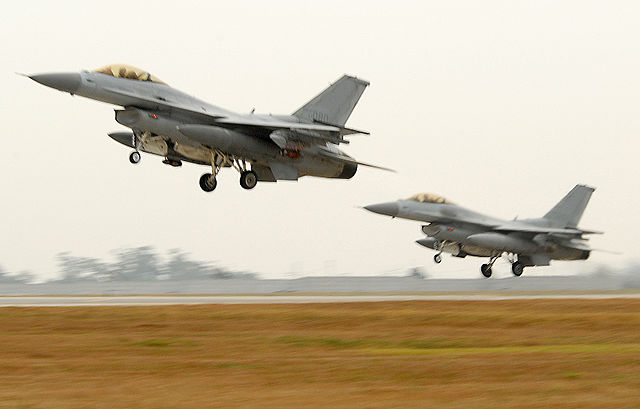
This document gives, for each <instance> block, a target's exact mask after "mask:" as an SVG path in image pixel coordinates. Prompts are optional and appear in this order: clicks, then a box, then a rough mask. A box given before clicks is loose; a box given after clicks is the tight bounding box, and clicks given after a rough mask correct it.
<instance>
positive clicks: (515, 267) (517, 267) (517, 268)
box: [511, 261, 524, 277]
mask: <svg viewBox="0 0 640 409" xmlns="http://www.w3.org/2000/svg"><path fill="white" fill-rule="evenodd" d="M523 271H524V265H523V264H522V263H521V262H519V261H516V262H514V263H513V264H511V272H512V273H513V275H514V276H516V277H520V276H521V275H522V272H523Z"/></svg>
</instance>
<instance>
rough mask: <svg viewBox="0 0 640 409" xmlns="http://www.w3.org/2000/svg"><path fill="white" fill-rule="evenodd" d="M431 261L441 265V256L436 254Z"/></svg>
mask: <svg viewBox="0 0 640 409" xmlns="http://www.w3.org/2000/svg"><path fill="white" fill-rule="evenodd" d="M433 261H435V262H436V264H440V263H442V256H441V255H440V254H436V255H435V256H433Z"/></svg>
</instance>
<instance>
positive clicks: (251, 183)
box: [200, 150, 258, 192]
mask: <svg viewBox="0 0 640 409" xmlns="http://www.w3.org/2000/svg"><path fill="white" fill-rule="evenodd" d="M224 166H227V167H233V168H234V169H235V170H237V171H238V173H240V186H242V187H243V188H244V189H247V190H249V189H253V188H254V187H256V185H257V184H258V174H257V173H256V172H254V171H253V170H248V169H247V164H246V162H245V161H244V160H241V159H238V158H236V157H235V156H229V155H227V154H225V153H224V152H221V151H218V150H214V151H211V173H205V174H204V175H202V176H200V188H201V189H202V190H204V191H205V192H212V191H213V190H215V188H216V186H218V182H217V180H216V177H217V176H218V173H219V172H220V169H222V167H224Z"/></svg>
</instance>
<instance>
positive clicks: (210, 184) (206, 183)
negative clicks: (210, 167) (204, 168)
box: [200, 173, 218, 192]
mask: <svg viewBox="0 0 640 409" xmlns="http://www.w3.org/2000/svg"><path fill="white" fill-rule="evenodd" d="M216 186H218V181H217V180H216V178H215V176H213V175H212V174H211V173H205V174H204V175H202V176H200V188H201V189H202V190H204V191H205V192H213V191H214V190H215V189H216Z"/></svg>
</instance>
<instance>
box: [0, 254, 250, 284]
mask: <svg viewBox="0 0 640 409" xmlns="http://www.w3.org/2000/svg"><path fill="white" fill-rule="evenodd" d="M112 253H113V254H114V260H113V261H105V260H102V259H99V258H95V257H82V256H74V255H73V254H71V253H70V252H62V253H58V254H57V256H56V258H57V262H58V268H59V275H58V277H57V278H53V279H50V280H47V281H49V282H69V283H71V282H82V281H94V282H96V281H155V280H204V279H231V278H258V276H257V275H256V274H254V273H249V272H237V271H230V270H227V269H225V268H223V267H220V266H218V265H216V264H214V263H212V262H210V261H198V260H193V259H192V258H191V257H190V256H189V254H188V253H187V252H185V251H183V250H180V249H172V250H170V251H169V252H168V253H167V254H166V256H164V257H163V256H162V255H161V254H159V252H158V251H157V250H156V249H155V248H154V247H153V246H141V247H132V248H122V249H118V250H115V251H112ZM37 280H38V276H37V275H36V274H34V273H32V272H30V271H20V272H17V273H12V272H8V271H5V270H4V269H3V268H2V266H0V283H29V282H34V281H37Z"/></svg>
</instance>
